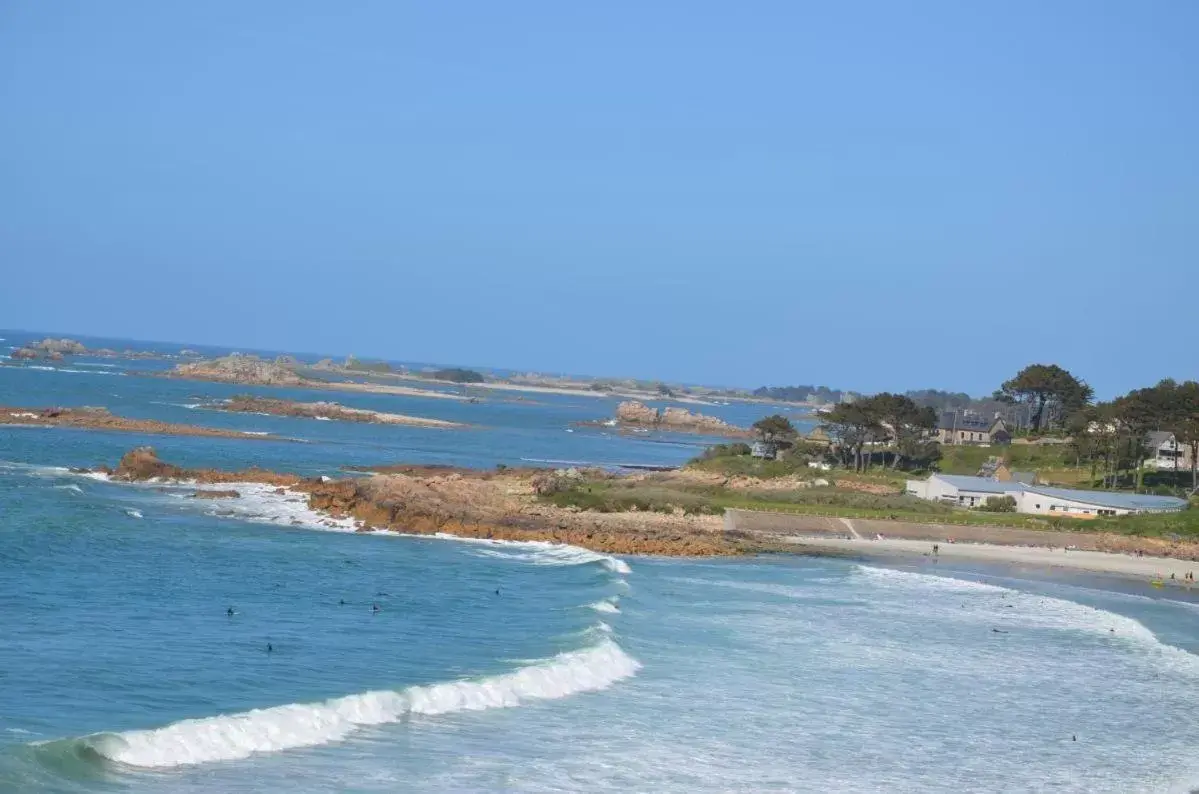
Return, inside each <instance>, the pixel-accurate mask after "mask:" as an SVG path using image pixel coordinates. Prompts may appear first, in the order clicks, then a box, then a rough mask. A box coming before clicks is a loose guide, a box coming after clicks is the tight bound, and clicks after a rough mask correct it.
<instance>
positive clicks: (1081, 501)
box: [907, 474, 1187, 518]
mask: <svg viewBox="0 0 1199 794" xmlns="http://www.w3.org/2000/svg"><path fill="white" fill-rule="evenodd" d="M907 493H908V494H909V495H910V496H917V497H919V498H921V499H929V500H932V501H936V502H944V503H946V504H951V505H956V506H958V507H979V506H981V505H983V504H985V503H986V502H987V501H989V500H990V499H992V498H995V497H999V496H1010V497H1012V498H1013V499H1015V500H1016V512H1018V513H1034V514H1037V515H1067V516H1074V517H1076V518H1083V517H1086V516H1125V515H1128V514H1130V513H1175V512H1178V511H1179V510H1183V509H1185V508H1186V506H1187V503H1186V501H1185V500H1183V499H1178V498H1175V497H1173V496H1149V495H1146V494H1130V493H1113V492H1111V491H1081V490H1076V489H1073V488H1048V487H1046V486H1043V485H1028V484H1026V483H1021V482H1014V481H1000V480H993V479H989V478H986V477H967V476H963V475H960V474H934V475H933V476H931V477H929V478H928V479H927V480H908V484H907Z"/></svg>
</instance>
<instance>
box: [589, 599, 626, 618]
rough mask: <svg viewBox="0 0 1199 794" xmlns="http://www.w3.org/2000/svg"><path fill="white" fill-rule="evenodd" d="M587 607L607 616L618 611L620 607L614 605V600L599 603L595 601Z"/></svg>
mask: <svg viewBox="0 0 1199 794" xmlns="http://www.w3.org/2000/svg"><path fill="white" fill-rule="evenodd" d="M588 606H590V607H591V608H592V609H594V610H595V611H596V612H606V613H608V614H612V613H616V612H619V611H620V607H618V606H617V605H616V599H615V598H605V599H602V600H600V601H596V602H595V603H594V604H588Z"/></svg>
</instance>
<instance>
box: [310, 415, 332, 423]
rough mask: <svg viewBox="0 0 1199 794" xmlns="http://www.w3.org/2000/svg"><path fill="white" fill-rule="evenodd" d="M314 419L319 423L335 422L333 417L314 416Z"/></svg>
mask: <svg viewBox="0 0 1199 794" xmlns="http://www.w3.org/2000/svg"><path fill="white" fill-rule="evenodd" d="M312 418H313V419H315V420H316V421H318V422H332V421H333V419H332V417H328V416H314V417H312Z"/></svg>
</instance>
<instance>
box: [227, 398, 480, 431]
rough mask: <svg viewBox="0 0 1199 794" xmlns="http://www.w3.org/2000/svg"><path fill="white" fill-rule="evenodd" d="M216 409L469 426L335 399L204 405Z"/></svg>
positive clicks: (250, 400) (234, 401)
mask: <svg viewBox="0 0 1199 794" xmlns="http://www.w3.org/2000/svg"><path fill="white" fill-rule="evenodd" d="M203 407H204V408H207V409H210V410H214V411H232V412H235V413H249V414H271V415H273V416H295V417H301V418H306V419H326V420H336V421H339V422H367V423H372V424H379V425H407V426H410V427H438V428H457V427H466V425H463V424H460V423H458V422H448V421H446V420H444V419H427V418H425V417H421V416H406V415H404V414H391V413H382V412H380V411H369V410H366V409H363V408H348V407H346V406H344V405H340V404H338V403H335V402H313V403H304V402H295V401H293V400H276V399H272V398H270V397H257V396H254V395H251V394H240V395H236V396H234V397H232V398H230V399H228V400H224V401H222V402H218V403H211V404H209V405H205V406H203Z"/></svg>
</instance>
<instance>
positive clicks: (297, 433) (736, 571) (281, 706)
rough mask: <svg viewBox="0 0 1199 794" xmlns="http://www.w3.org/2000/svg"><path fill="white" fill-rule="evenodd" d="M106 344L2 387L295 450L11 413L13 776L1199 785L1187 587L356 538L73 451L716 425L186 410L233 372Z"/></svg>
mask: <svg viewBox="0 0 1199 794" xmlns="http://www.w3.org/2000/svg"><path fill="white" fill-rule="evenodd" d="M0 337H8V338H9V340H8V341H6V342H0V349H3V348H4V347H5V346H6V345H8V344H13V343H14V341H13V339H12V337H13V335H12V334H8V333H4V332H0ZM86 363H88V362H86V361H84V362H72V363H71V364H69V365H62V367H61V368H60V369H67V368H69V369H75V370H79V371H77V372H63V371H49V370H31V369H18V368H10V367H4V368H0V404H16V405H33V406H37V405H46V404H102V405H108V406H109V407H111V408H113V410H116V411H120V412H122V413H128V414H138V415H144V416H154V417H157V418H165V419H172V420H174V421H190V422H203V423H205V424H214V425H216V424H219V425H222V426H230V427H241V428H244V429H251V430H257V431H269V432H276V433H279V434H281V435H284V436H287V437H289V438H295V439H301V440H300V441H294V442H288V443H284V442H267V441H264V442H250V441H241V440H220V439H180V438H161V437H159V438H139V437H136V436H130V435H127V434H105V433H96V432H82V431H64V430H57V429H30V428H3V427H0V461H3V462H0V508H2V510H3V514H2V518H0V791H18V792H19V791H61V792H92V791H100V792H106V791H112V792H118V791H119V792H188V791H196V792H199V791H204V792H210V791H221V792H250V791H255V792H258V791H276V790H278V791H328V792H334V791H338V792H340V791H409V790H411V791H492V790H516V791H613V790H622V791H623V790H639V791H730V790H735V791H766V790H790V791H946V790H957V791H1013V792H1015V791H1078V792H1092V791H1110V792H1133V791H1153V792H1156V791H1188V790H1190V789H1191V788H1193V787H1194V786H1195V785H1196V783H1199V756H1196V753H1195V749H1196V746H1197V743H1199V725H1197V723H1196V719H1195V718H1196V715H1197V714H1199V688H1197V684H1199V657H1196V656H1195V655H1194V654H1195V653H1196V652H1199V641H1197V639H1199V638H1197V635H1196V628H1197V627H1199V612H1197V611H1196V610H1197V609H1199V607H1197V606H1196V605H1195V604H1193V603H1188V602H1184V601H1178V600H1164V599H1159V598H1155V597H1152V596H1153V595H1155V594H1153V593H1150V592H1142V591H1140V590H1137V589H1136V588H1135V587H1125V588H1122V589H1112V588H1109V587H1101V586H1099V584H1098V583H1097V582H1096V581H1093V580H1088V579H1085V578H1077V577H1075V578H1071V579H1047V578H1045V577H1044V576H1042V575H1040V574H1036V573H1031V572H1030V573H1024V572H1013V571H999V570H995V569H983V568H951V567H944V564H943V563H942V564H941V565H942V567H941V568H939V569H933V568H908V569H904V570H898V569H888V568H883V567H878V566H864V565H858V564H855V563H852V562H848V561H832V560H811V559H804V558H783V557H777V558H760V559H751V560H717V561H680V560H658V559H642V558H629V559H614V558H610V557H605V556H603V555H598V554H594V553H591V552H586V551H583V550H577V549H569V548H556V547H549V546H542V545H537V544H486V543H472V542H463V541H456V540H451V539H438V538H409V537H396V536H383V535H362V534H353V533H350V532H347V531H344V530H345V528H344V527H340V526H336V525H334V526H330V525H328V524H327V523H325V522H323V521H322V520H320V518H319V517H318V516H314V515H312V514H310V513H308V512H307V511H306V510H305V509H304V507H303V504H302V503H301V502H299V501H295V500H292V501H289V500H288V499H286V498H281V497H279V496H277V495H275V494H274V493H273V492H271V491H270V490H269V489H254V488H241V489H240V490H241V493H242V496H241V497H240V498H239V499H237V500H233V501H232V502H228V503H227V502H223V501H222V502H219V503H218V502H205V501H198V500H194V499H189V498H187V493H188V492H189V489H183V488H178V487H156V486H144V485H139V486H127V485H118V484H113V483H109V482H105V481H103V480H101V479H97V478H92V477H86V476H81V475H77V474H72V473H71V472H70V471H69V470H68V467H72V466H83V465H94V464H96V463H101V462H108V463H112V462H114V461H115V460H116V458H117V457H119V455H120V453H121V452H123V451H124V450H126V449H128V448H129V447H131V446H134V445H136V444H139V443H153V444H154V445H155V446H156V447H157V448H158V449H159V452H160V454H162V455H163V457H164V458H167V459H170V460H177V461H180V462H182V463H186V464H189V465H197V464H212V465H222V466H246V465H250V464H254V463H257V464H259V465H263V466H269V467H271V468H286V469H292V470H299V471H304V472H306V473H327V474H334V473H336V470H337V467H338V466H340V465H343V464H364V463H379V462H399V461H429V462H453V463H463V464H468V465H487V466H490V465H494V464H495V463H501V462H504V463H516V462H519V461H520V460H521V459H522V458H545V459H562V460H581V461H594V462H607V463H616V462H628V463H633V462H636V463H662V464H670V463H674V462H680V461H681V460H684V459H686V458H687V457H689V456H690V455H693V454H694V452H695V448H694V447H693V446H690V444H692V443H693V440H689V439H677V438H644V439H642V438H635V437H619V436H615V437H614V436H604V435H601V433H600V432H599V431H598V430H595V431H591V430H587V431H586V432H585V431H584V429H583V428H577V429H576V432H574V433H566V432H565V429H566V428H567V427H570V423H571V422H573V421H578V419H580V418H592V415H594V414H595V413H597V410H596V405H603V406H606V407H607V408H608V409H610V407H611V403H610V402H603V401H597V402H596V403H595V404H593V403H590V402H581V400H580V399H579V398H573V399H572V398H551V399H544V398H543V396H542V395H537V396H536V397H533V399H534V400H535V401H536V403H537V404H534V405H530V404H524V403H519V402H501V401H496V402H488V403H483V404H479V405H465V404H459V403H452V402H448V401H444V400H428V399H424V400H422V399H417V398H402V397H376V396H369V397H367V396H359V395H338V396H337V397H336V398H335V399H338V400H339V401H342V402H344V403H346V404H351V405H362V406H366V407H377V408H381V409H385V410H392V411H398V412H403V413H412V414H423V415H428V416H434V417H438V418H446V419H457V418H461V417H462V416H464V415H467V414H469V415H470V417H471V419H470V421H472V422H473V423H474V424H476V425H478V426H479V428H478V429H474V430H469V431H454V432H446V431H435V430H423V429H414V428H373V427H369V426H359V425H343V424H341V423H335V422H315V421H312V420H302V419H289V418H277V417H260V416H226V415H223V414H217V413H211V412H201V411H198V410H196V409H193V408H187V407H183V406H186V405H193V404H195V403H196V402H198V401H199V399H198V398H208V397H214V396H222V395H226V394H228V393H231V392H232V391H233V390H232V389H230V388H228V387H222V386H217V385H211V384H197V383H184V382H177V381H164V380H161V379H155V378H147V377H142V376H138V375H123V374H109V375H103V374H89V373H88V372H87V370H88V369H89V368H88V367H86V366H82V364H86ZM92 363H112V362H99V361H97V362H92ZM92 369H96V370H104V369H115V368H103V367H92ZM121 370H122V371H123V370H124V365H123V364H122V367H121ZM237 391H245V389H237ZM260 391H263V392H264V393H277V392H276V391H274V390H260ZM295 394H296V396H308V395H306V394H304V393H302V392H295ZM321 396H323V397H325V398H328V397H329V394H328V393H322V395H321ZM729 409H730V410H734V411H737V410H739V411H744V412H750V413H751V414H752V412H753V411H758V412H759V414H760V413H761V412H765V411H766V410H768V409H766V408H760V407H751V408H745V407H740V408H738V407H734V406H730V407H729ZM745 418H748V419H749V420H750V421H752V418H753V417H752V415H750V416H748V417H745ZM741 421H744V418H743V419H741ZM497 591H498V592H497ZM376 605H377V606H378V607H379V611H377V612H376V611H374V610H373V607H374V606H376ZM230 607H232V608H233V609H234V611H235V614H234V615H232V616H229V615H228V614H227V610H228V609H229V608H230ZM994 629H999V631H998V632H996V631H994ZM1112 629H1114V630H1115V631H1112ZM268 644H269V646H270V648H271V650H270V651H269V652H268V651H267V646H268Z"/></svg>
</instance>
